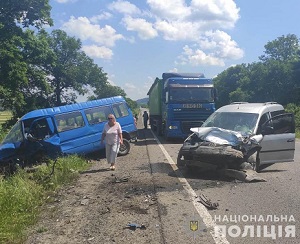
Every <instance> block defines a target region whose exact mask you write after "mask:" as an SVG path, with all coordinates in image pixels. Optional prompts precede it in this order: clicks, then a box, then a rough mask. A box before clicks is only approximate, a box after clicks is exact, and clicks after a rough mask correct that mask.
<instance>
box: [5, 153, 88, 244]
mask: <svg viewBox="0 0 300 244" xmlns="http://www.w3.org/2000/svg"><path fill="white" fill-rule="evenodd" d="M53 163H54V162H51V163H50V164H49V165H48V166H46V165H42V166H39V167H38V168H37V170H36V171H34V172H33V173H26V172H25V171H24V170H19V171H18V172H17V173H16V174H15V175H13V176H11V177H9V178H7V179H4V178H1V179H0V209H1V212H0V243H23V242H24V240H26V235H27V233H26V230H27V229H28V228H29V227H30V226H31V225H33V224H34V223H36V221H37V219H38V216H39V213H40V210H41V206H42V205H43V204H44V203H45V202H46V201H49V199H52V198H51V197H49V196H53V194H55V192H56V191H57V190H58V189H59V188H61V187H62V186H64V185H67V184H69V183H71V182H73V181H74V180H75V179H77V178H78V176H79V172H80V171H83V170H85V169H87V168H88V167H89V164H88V163H87V162H86V160H84V159H82V158H80V157H77V156H68V157H65V158H59V159H58V161H57V162H56V164H55V170H54V173H53V174H52V175H51V174H50V173H51V171H52V165H53Z"/></svg>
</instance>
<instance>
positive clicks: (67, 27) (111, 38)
mask: <svg viewBox="0 0 300 244" xmlns="http://www.w3.org/2000/svg"><path fill="white" fill-rule="evenodd" d="M62 29H63V30H64V31H66V32H67V33H68V34H69V35H73V36H77V37H79V38H80V39H81V40H83V41H85V40H90V41H94V42H96V43H98V44H102V45H105V46H109V47H112V46H114V45H115V42H116V41H117V40H120V39H124V37H123V36H122V35H121V34H117V33H116V30H115V29H114V28H112V27H111V26H109V25H105V26H104V27H103V28H101V27H100V25H94V24H92V23H91V22H90V20H89V19H88V18H86V17H78V18H75V17H74V16H71V18H70V19H69V21H68V22H65V23H64V24H63V25H62Z"/></svg>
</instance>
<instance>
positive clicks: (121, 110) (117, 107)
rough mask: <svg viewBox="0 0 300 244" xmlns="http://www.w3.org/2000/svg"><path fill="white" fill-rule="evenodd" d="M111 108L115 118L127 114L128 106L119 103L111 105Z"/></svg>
mask: <svg viewBox="0 0 300 244" xmlns="http://www.w3.org/2000/svg"><path fill="white" fill-rule="evenodd" d="M113 110H114V113H115V116H116V118H120V117H125V116H128V114H129V113H128V107H127V105H126V104H125V103H119V104H114V105H113Z"/></svg>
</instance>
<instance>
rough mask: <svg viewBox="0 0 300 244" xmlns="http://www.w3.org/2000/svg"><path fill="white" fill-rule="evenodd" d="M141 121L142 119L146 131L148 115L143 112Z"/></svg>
mask: <svg viewBox="0 0 300 244" xmlns="http://www.w3.org/2000/svg"><path fill="white" fill-rule="evenodd" d="M143 119H144V128H145V129H147V128H148V119H149V115H148V113H147V111H144V114H143Z"/></svg>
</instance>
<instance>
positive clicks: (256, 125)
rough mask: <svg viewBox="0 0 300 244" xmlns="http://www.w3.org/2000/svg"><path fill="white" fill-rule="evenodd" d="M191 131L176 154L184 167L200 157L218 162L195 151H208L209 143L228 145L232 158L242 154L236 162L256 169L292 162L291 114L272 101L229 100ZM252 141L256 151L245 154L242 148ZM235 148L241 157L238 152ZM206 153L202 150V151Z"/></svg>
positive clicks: (197, 163)
mask: <svg viewBox="0 0 300 244" xmlns="http://www.w3.org/2000/svg"><path fill="white" fill-rule="evenodd" d="M191 130H192V131H193V132H194V133H193V134H192V135H190V136H189V137H188V138H187V139H186V140H185V142H184V144H183V146H182V148H181V149H180V152H179V156H180V157H183V159H184V160H186V162H185V163H186V165H187V166H188V165H192V166H197V165H201V160H202V159H203V161H206V163H207V162H208V163H214V162H216V164H219V163H220V162H217V161H218V160H206V159H207V158H209V157H206V158H205V157H203V155H204V154H203V152H204V151H203V148H202V149H201V150H202V151H201V150H199V146H200V145H201V147H204V149H205V150H206V149H210V152H212V150H211V149H212V145H213V146H214V147H216V146H220V145H222V146H223V148H224V146H226V147H227V148H228V145H231V146H232V147H231V149H234V150H235V149H237V150H236V152H235V151H234V152H235V154H234V157H236V158H238V157H240V158H241V157H242V156H243V158H242V159H239V162H243V161H250V163H251V164H252V165H253V168H254V169H255V170H256V171H259V169H260V168H261V166H263V165H269V164H273V163H277V162H292V161H294V152H295V121H294V116H293V114H291V113H287V112H285V110H284V107H283V106H282V105H280V104H278V103H276V102H266V103H245V102H236V103H232V104H229V105H226V106H223V107H221V108H219V109H218V110H216V111H215V112H214V113H213V114H212V115H211V116H210V117H209V118H208V119H207V120H206V121H205V122H204V123H203V125H202V126H201V127H200V128H198V129H197V128H193V129H191ZM195 132H197V133H195ZM195 138H196V140H195ZM212 138H213V139H212ZM216 138H217V139H216ZM258 138H259V139H258ZM255 140H257V141H256V142H257V144H259V150H256V152H255V153H254V155H251V157H249V155H246V152H245V151H246V150H247V146H248V148H249V142H251V143H252V144H253V141H255ZM205 143H206V144H205ZM197 150H198V152H197ZM200 151H201V153H200ZM223 151H224V150H223ZM223 151H220V150H219V151H218V152H216V150H214V153H215V154H217V153H219V154H220V152H223ZM238 151H240V152H241V153H240V154H241V155H242V156H240V155H238V154H239V152H238ZM207 152H208V151H207V150H206V151H205V153H207ZM197 154H198V155H197ZM200 154H201V155H200ZM224 154H227V158H228V159H229V158H230V160H231V161H233V162H234V163H236V162H237V160H235V161H234V160H233V159H232V157H233V155H230V157H229V156H228V155H229V154H230V153H229V151H228V150H227V151H224ZM206 156H207V154H206ZM208 156H209V155H208ZM210 156H211V155H210ZM219 156H220V155H219ZM210 158H211V157H210ZM224 158H225V156H224V157H223V158H222V160H223V161H224ZM225 159H226V158H225ZM222 160H221V161H222ZM223 161H222V162H223ZM225 161H226V160H225ZM204 163H205V162H204ZM219 166H220V165H219Z"/></svg>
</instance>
